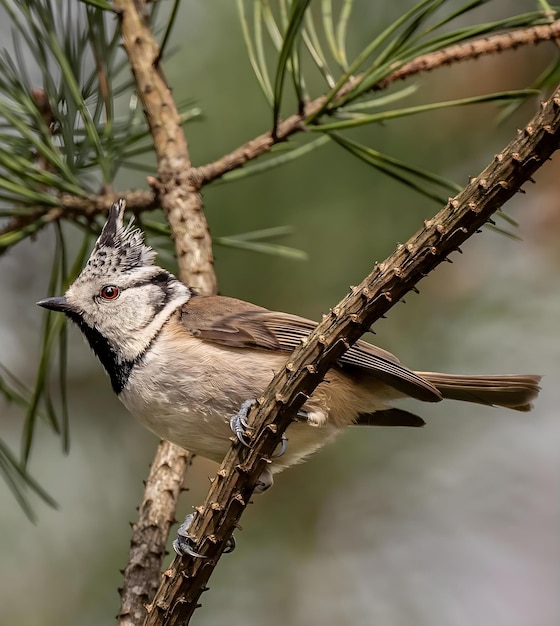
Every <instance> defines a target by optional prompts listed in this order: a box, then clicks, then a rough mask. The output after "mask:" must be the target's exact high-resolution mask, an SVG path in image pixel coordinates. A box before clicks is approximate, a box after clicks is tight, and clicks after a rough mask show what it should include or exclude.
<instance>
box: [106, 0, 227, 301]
mask: <svg viewBox="0 0 560 626" xmlns="http://www.w3.org/2000/svg"><path fill="white" fill-rule="evenodd" d="M145 4H146V3H145V1H143V0H115V1H114V8H115V10H116V11H117V13H118V15H119V20H120V27H121V33H122V38H123V46H124V49H125V51H126V53H127V55H128V58H129V62H130V66H131V69H132V73H133V75H134V79H135V81H136V89H137V92H138V97H139V98H140V100H141V102H142V107H143V109H144V112H145V115H146V120H147V122H148V126H149V129H150V133H151V135H152V138H153V142H154V149H155V153H156V157H157V178H150V179H149V180H148V182H149V183H150V184H151V185H152V187H153V188H154V189H155V190H156V191H157V193H158V196H159V200H160V203H161V207H162V208H163V209H164V211H165V214H166V217H167V221H168V222H169V225H170V227H171V230H172V231H173V234H174V237H175V249H176V252H177V261H178V263H179V274H180V277H181V278H182V280H184V281H185V282H188V283H189V285H191V286H192V287H193V288H194V289H196V290H198V291H200V292H201V293H206V294H211V293H215V292H216V275H215V273H214V257H213V254H212V241H211V239H210V233H209V231H208V225H207V223H206V219H205V217H204V213H203V212H202V198H201V196H200V194H199V193H198V189H195V188H194V187H193V186H192V184H191V181H190V178H189V175H188V173H189V170H190V169H191V162H190V158H189V152H188V146H187V140H186V138H185V134H184V132H183V129H182V127H181V119H180V116H179V112H178V111H177V107H176V105H175V101H174V99H173V95H172V93H171V89H170V88H169V85H168V84H167V81H166V79H165V76H164V74H163V70H162V69H161V67H160V55H159V47H158V44H157V42H156V40H155V38H154V35H153V32H152V30H151V28H150V24H149V22H148V18H147V11H146V6H145Z"/></svg>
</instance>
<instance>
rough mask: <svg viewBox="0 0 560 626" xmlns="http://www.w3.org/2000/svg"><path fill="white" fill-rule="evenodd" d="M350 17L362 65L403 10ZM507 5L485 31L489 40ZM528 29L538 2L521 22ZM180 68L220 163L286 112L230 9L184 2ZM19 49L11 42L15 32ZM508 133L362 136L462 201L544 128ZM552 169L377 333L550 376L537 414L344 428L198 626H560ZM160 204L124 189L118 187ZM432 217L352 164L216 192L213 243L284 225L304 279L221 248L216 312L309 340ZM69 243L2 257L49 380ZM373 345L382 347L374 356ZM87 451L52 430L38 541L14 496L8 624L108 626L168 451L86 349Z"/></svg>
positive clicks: (430, 123)
mask: <svg viewBox="0 0 560 626" xmlns="http://www.w3.org/2000/svg"><path fill="white" fill-rule="evenodd" d="M410 5H411V3H410V2H404V1H401V0H393V1H392V2H386V1H378V2H375V3H368V2H357V3H356V5H355V11H354V16H353V18H352V20H351V23H350V28H351V29H352V31H351V32H352V40H353V41H355V42H356V49H359V46H360V45H363V44H364V42H366V41H368V40H370V39H371V37H372V34H374V33H377V32H378V31H379V29H380V27H381V26H382V25H383V24H388V23H389V22H390V21H391V20H392V19H395V17H396V16H397V15H398V14H399V13H400V12H402V11H403V10H404V8H405V7H407V6H410ZM508 5H509V6H510V7H511V5H510V3H508V2H505V1H504V2H499V1H496V2H492V3H489V4H488V5H487V6H485V7H483V8H482V9H480V10H479V11H478V18H479V19H480V20H481V21H482V20H484V19H491V18H492V19H495V18H497V17H498V16H499V15H503V14H504V7H506V13H507V7H508ZM515 5H516V7H515V10H516V11H519V12H521V11H522V10H524V8H531V9H532V8H534V5H535V3H534V2H523V1H521V0H518V1H517V2H516V3H515ZM180 11H181V14H180V16H179V18H178V21H177V25H176V28H175V30H174V36H173V43H174V45H175V46H176V52H175V54H174V56H173V57H172V58H171V59H170V60H169V61H168V62H167V63H166V65H165V69H166V74H167V77H168V80H169V82H170V84H171V85H172V86H173V89H174V94H175V96H176V98H177V100H178V101H181V100H185V99H189V100H192V101H193V104H195V105H196V106H200V107H201V108H202V110H203V112H204V119H203V120H202V121H199V122H193V123H192V124H190V125H188V126H187V136H188V138H189V142H190V149H191V157H192V160H193V162H194V163H195V164H204V163H206V162H208V161H211V160H214V159H216V158H218V157H220V156H221V155H222V154H224V153H226V152H228V151H230V150H232V149H234V148H236V147H237V146H238V145H240V144H242V143H243V142H245V141H247V140H248V139H250V138H252V137H254V136H256V135H258V134H260V133H261V132H263V131H265V130H267V129H268V128H269V125H270V119H271V116H270V111H269V109H268V107H267V105H266V103H265V102H264V99H263V98H262V96H261V93H260V92H259V90H258V87H257V85H256V82H255V80H254V77H253V74H252V71H251V69H250V66H249V63H248V61H247V55H246V50H245V47H244V44H243V41H242V37H241V33H240V27H239V23H238V19H237V14H236V10H235V5H234V3H231V2H228V1H226V0H214V1H213V2H194V1H185V2H183V3H182V4H181V5H180ZM4 32H5V31H4ZM553 54H554V50H553V48H552V45H550V46H549V45H546V46H545V45H541V46H539V47H537V48H531V49H529V48H523V49H521V50H518V51H515V52H508V53H506V54H503V55H500V56H496V57H491V58H485V59H481V60H479V61H476V62H471V63H468V64H464V65H456V66H454V67H452V68H447V69H442V70H438V71H436V72H434V73H433V74H430V75H421V76H419V77H417V78H415V79H414V81H411V82H414V83H416V84H418V85H419V90H418V94H417V98H418V102H427V101H433V100H435V99H436V98H439V99H452V98H457V97H462V96H467V95H478V94H481V93H486V92H488V91H497V90H505V89H515V88H522V87H526V86H527V85H528V84H530V83H531V82H532V81H533V80H534V78H535V76H536V75H537V74H538V73H539V72H540V71H541V70H542V68H544V66H545V64H546V63H547V62H548V61H549V60H550V59H551V58H552V55H553ZM536 106H537V103H536V102H535V101H533V102H532V103H529V104H526V105H525V106H524V107H523V108H522V109H520V110H519V111H518V112H517V113H516V115H515V116H513V117H512V118H509V119H507V120H506V121H505V122H504V123H503V124H501V125H499V126H498V127H497V126H496V119H497V116H498V114H499V109H498V108H497V107H496V106H495V105H479V106H476V107H470V108H460V109H454V110H451V111H448V112H444V113H432V114H425V115H423V116H422V117H411V118H405V119H402V120H397V121H395V122H393V123H387V124H385V125H383V126H376V127H374V128H370V129H367V130H366V131H362V132H363V133H364V134H363V135H362V138H363V137H364V136H365V137H366V139H367V142H368V143H369V145H374V146H375V147H376V148H377V149H379V150H381V151H383V152H387V153H389V154H391V155H393V156H397V157H399V158H401V159H408V160H410V161H411V162H413V163H415V164H417V165H419V166H423V167H426V168H428V169H431V170H433V171H436V172H438V173H440V174H442V175H445V176H447V177H449V178H452V179H454V180H456V181H458V182H460V183H465V182H466V181H467V179H468V176H469V175H475V174H477V173H478V172H479V171H480V169H481V168H482V167H484V166H485V165H486V164H487V163H488V162H489V161H490V160H491V159H492V157H493V155H494V154H495V153H496V152H497V151H499V150H500V148H502V147H503V146H505V144H506V143H507V142H508V141H509V140H510V138H511V137H512V136H513V134H514V133H515V129H516V128H518V127H522V126H523V125H524V124H525V123H526V122H527V121H528V119H529V118H530V117H531V116H532V115H533V113H534V111H535V110H536ZM559 180H560V170H559V161H558V158H557V159H556V160H554V161H552V162H549V163H548V164H547V165H546V166H545V167H543V168H542V169H541V170H540V171H539V172H538V174H537V177H536V185H531V186H528V187H527V188H526V191H527V194H525V195H521V194H519V195H517V196H516V198H515V199H514V200H512V201H511V202H510V203H509V204H508V205H507V206H506V211H507V213H508V215H510V216H512V217H513V218H515V219H516V220H518V221H519V224H520V225H519V229H518V230H517V234H518V235H519V236H520V237H521V238H522V241H515V240H513V239H509V238H506V237H504V236H502V235H499V234H496V233H494V232H492V231H490V230H487V229H485V230H484V231H483V233H482V234H480V235H478V236H476V237H474V238H472V239H471V240H470V241H469V242H468V243H467V245H465V246H464V249H463V252H464V254H463V255H462V256H461V255H458V254H455V255H453V257H452V260H453V264H445V266H444V267H440V268H438V269H437V270H436V271H435V272H433V273H432V275H430V276H429V277H428V278H427V279H425V280H424V281H423V282H422V283H421V284H420V286H419V287H420V295H414V294H411V295H410V296H409V297H408V298H407V303H406V305H402V304H399V305H397V306H395V307H394V308H393V310H392V311H391V313H390V315H389V317H388V319H386V320H383V321H381V322H379V323H378V324H376V327H375V329H376V332H377V335H376V337H375V342H376V343H377V344H378V345H380V346H382V347H383V348H386V349H388V350H390V351H392V352H394V353H395V354H397V355H398V356H399V358H401V360H402V361H403V362H404V363H406V364H407V365H408V366H410V367H413V368H416V369H421V370H422V369H423V370H440V371H449V372H464V373H478V374H483V373H539V374H543V375H544V379H543V390H542V393H541V396H540V397H539V399H538V402H537V404H536V407H535V410H534V411H533V412H532V413H531V414H521V413H514V412H508V411H506V410H501V409H491V408H486V407H479V406H475V405H459V404H454V403H452V402H447V403H443V404H440V405H437V406H434V405H426V406H420V407H419V406H418V405H416V406H415V407H414V411H417V412H418V413H419V414H420V415H423V416H424V417H425V418H426V420H427V422H428V424H427V426H426V427H425V428H423V429H418V430H415V429H410V430H406V429H383V428H376V429H374V428H372V429H366V430H357V429H350V430H348V431H347V432H346V433H345V434H343V435H342V436H341V437H340V438H339V439H338V441H337V442H336V443H335V444H334V445H332V446H331V447H329V448H327V449H324V450H323V451H321V452H319V453H318V454H316V455H315V456H314V457H313V458H312V459H311V460H310V461H309V462H307V463H306V464H305V465H301V466H299V467H295V468H292V469H290V470H288V471H286V472H285V473H283V474H281V475H280V476H278V477H277V480H276V483H275V487H274V489H273V490H271V491H270V492H268V493H267V494H265V495H263V496H261V497H257V498H255V502H254V505H253V506H251V507H249V509H248V510H247V513H246V515H245V517H244V518H243V520H242V525H243V530H242V531H239V532H238V533H237V541H238V547H237V550H236V551H235V552H234V553H233V554H231V555H227V556H225V557H224V558H223V559H222V560H221V562H220V564H219V566H218V568H217V569H216V571H215V574H214V576H213V578H212V579H211V581H210V591H208V592H207V593H206V594H204V596H203V598H202V601H203V607H202V608H201V609H200V610H199V611H198V612H197V614H196V616H195V618H194V623H196V624H198V625H200V626H209V625H212V624H223V623H230V624H240V623H243V624H245V625H247V626H250V625H252V624H255V625H257V624H263V623H266V624H268V625H269V626H281V625H285V624H290V625H291V626H303V625H306V626H313V625H315V624H317V625H318V624H321V625H322V626H331V625H332V626H334V625H338V624H340V623H343V622H344V623H349V624H353V625H354V626H361V625H364V626H365V625H369V624H376V625H383V626H385V625H388V626H410V624H415V626H423V625H425V626H472V624H492V626H528V625H530V626H553V625H556V624H558V622H559V619H560V600H559V596H558V589H559V588H560V567H559V565H560V542H559V540H558V528H560V511H559V499H558V493H559V491H558V487H559V484H558V483H559V481H558V476H559V474H560V454H559V453H558V447H559V446H558V442H559V437H560V421H559V420H558V406H559V405H560V385H558V383H557V381H558V376H559V375H560V358H559V357H560V347H559V346H560V343H559V341H558V320H559V319H560V289H559V287H560V285H559V280H558V276H559V269H560V253H559V252H558V244H557V242H558V238H559V236H560V213H559V212H558V196H559V193H560V187H559ZM131 187H136V188H146V183H145V173H143V172H124V173H123V174H122V175H121V177H120V178H119V180H118V181H117V185H116V188H117V189H127V188H131ZM437 208H438V207H437V205H435V204H434V203H431V202H430V201H429V200H427V199H425V198H423V197H421V196H419V195H416V194H414V193H413V192H412V191H410V190H409V189H406V188H404V187H403V186H401V185H399V184H397V183H396V182H395V181H392V180H390V179H387V178H385V177H383V176H382V175H381V174H378V173H376V172H374V171H373V170H372V169H370V168H368V167H367V166H365V165H362V164H360V163H358V162H357V161H356V160H355V159H353V158H352V157H351V156H350V155H348V154H347V153H345V152H344V151H342V150H340V149H339V148H337V147H336V146H330V145H328V146H326V147H325V148H321V149H320V151H316V152H313V153H312V154H311V155H309V156H307V157H304V158H302V159H299V160H298V161H296V162H294V163H292V164H289V165H287V166H285V167H283V168H280V169H275V170H272V171H270V172H268V173H265V174H262V175H259V176H254V177H250V178H247V179H243V180H241V181H239V182H231V183H224V184H220V185H214V186H211V187H209V188H207V189H206V191H205V209H206V213H207V217H208V220H209V223H210V227H211V232H212V234H213V235H215V236H227V235H234V234H237V233H243V232H246V231H250V230H259V229H263V228H270V227H275V226H285V225H289V226H291V227H292V229H293V233H292V234H291V235H290V236H288V237H286V238H285V239H284V240H282V242H281V243H285V244H286V245H289V246H293V247H295V248H298V249H301V250H304V251H305V252H307V253H308V255H309V259H308V260H307V261H295V260H287V259H281V258H276V257H273V256H267V255H258V254H256V253H251V252H245V251H239V250H232V249H227V248H222V247H216V249H215V256H216V270H217V275H218V280H219V288H220V292H221V293H222V294H225V295H230V296H235V297H238V298H243V299H247V300H250V301H252V302H255V303H257V304H260V305H263V306H266V307H269V308H273V309H280V310H285V311H290V312H292V313H296V314H299V315H303V316H307V317H310V318H313V319H320V316H321V314H322V313H324V312H326V311H328V310H329V308H330V307H332V306H334V305H335V304H336V303H337V302H338V301H339V300H340V299H341V298H342V297H343V296H344V295H345V294H346V292H347V291H348V288H349V286H350V285H353V284H356V283H357V282H359V281H360V280H361V279H362V278H363V277H364V276H365V275H366V274H367V273H369V271H370V270H371V268H372V266H373V264H374V262H375V261H381V260H382V259H384V258H385V257H386V256H387V255H388V254H389V253H390V252H391V251H392V250H393V249H394V247H395V244H396V242H397V241H404V240H406V239H407V238H408V237H409V236H410V235H411V234H412V233H413V232H415V231H416V230H417V229H418V228H419V226H420V225H421V224H422V220H423V219H425V218H428V217H430V216H431V215H433V214H434V213H435V211H436V209H437ZM51 235H52V233H47V232H44V233H43V234H41V235H40V236H39V237H38V238H37V240H36V241H33V242H31V243H29V242H28V243H24V244H22V245H19V246H17V247H16V248H15V249H14V250H12V251H11V252H10V253H9V254H7V255H5V256H4V257H3V258H2V259H1V271H0V288H1V293H2V294H3V295H2V297H1V298H0V360H1V362H2V363H3V364H4V365H6V366H8V367H9V368H11V369H12V370H13V371H15V372H17V373H18V375H19V376H21V377H22V378H23V379H25V380H27V381H32V380H33V376H34V372H35V368H36V364H37V358H38V355H39V349H40V346H39V337H40V324H41V315H42V311H41V310H40V309H39V308H38V307H36V306H35V304H34V303H35V302H36V301H37V300H39V299H41V298H42V297H44V296H45V295H46V289H47V287H46V285H47V282H48V266H49V259H50V257H51V254H52V246H53V240H52V239H51ZM368 339H371V338H370V337H368ZM70 343H71V347H70V355H69V363H70V381H69V389H70V413H71V420H72V422H71V450H70V453H69V455H68V456H64V455H63V454H62V453H61V451H60V442H59V440H58V439H57V438H56V437H54V436H53V435H52V432H51V430H50V429H48V428H47V427H41V426H40V431H39V435H38V437H37V440H36V444H35V449H34V451H33V455H32V461H31V470H32V473H33V475H34V476H35V477H37V478H38V479H39V480H40V482H41V484H42V485H43V486H44V487H45V488H46V489H47V490H48V491H49V493H51V494H52V495H53V497H54V498H56V500H57V502H58V503H59V509H58V510H52V509H50V508H48V507H47V506H46V505H44V504H43V503H42V502H40V501H37V502H36V503H35V504H34V506H35V509H36V513H37V516H38V521H37V523H36V524H35V525H33V524H31V523H30V522H29V521H28V520H27V519H26V517H25V516H24V514H23V513H22V511H21V510H20V508H19V507H18V505H17V504H16V502H15V500H14V498H13V496H12V494H11V493H10V491H9V490H8V489H7V488H6V486H5V485H4V483H3V482H0V511H1V515H0V555H1V556H0V580H1V581H2V584H0V623H1V624H6V625H7V624H18V626H28V625H29V626H35V625H39V624H40V625H41V626H66V625H70V624H76V623H79V624H80V625H81V626H90V625H91V626H93V625H96V626H97V625H99V624H107V623H112V620H113V616H114V615H115V614H116V612H117V609H118V593H117V588H118V587H119V586H120V584H121V574H120V573H119V569H121V568H123V567H124V566H125V564H126V561H127V554H128V547H129V539H130V527H129V523H130V522H132V521H133V520H134V519H135V517H136V506H137V503H138V502H139V500H140V497H141V493H142V489H143V485H142V480H143V479H144V478H145V476H146V475H147V472H148V465H149V463H150V461H151V458H152V455H153V452H154V450H155V447H156V444H157V441H156V439H155V438H154V437H153V436H152V435H151V434H150V433H148V432H147V431H145V430H143V428H142V427H141V426H140V425H139V424H138V423H136V421H135V420H134V419H133V418H132V417H131V416H130V415H129V414H128V413H127V412H126V411H125V409H124V407H122V406H121V404H120V403H119V401H118V400H117V399H116V398H115V396H114V395H113V393H112V391H111V388H110V385H109V383H108V380H107V379H106V377H105V375H104V373H103V371H102V368H101V366H100V364H99V363H98V362H97V361H96V360H95V359H94V357H93V355H92V354H91V353H90V351H89V349H88V347H87V346H86V344H85V343H84V342H83V341H82V339H81V337H80V336H79V334H78V331H77V329H75V328H72V329H71V330H70ZM0 416H1V422H0V427H1V429H2V433H1V435H2V437H3V438H5V439H6V440H7V441H9V442H10V444H11V445H12V449H14V450H17V449H18V447H19V437H20V433H21V427H22V421H23V416H22V414H21V413H20V412H18V411H17V410H15V409H14V408H13V407H11V406H3V405H2V406H0ZM216 469H217V467H216V466H215V465H214V464H213V463H210V462H208V461H205V460H203V459H200V458H198V459H196V461H195V463H194V465H193V466H192V467H191V468H190V469H189V472H188V476H187V480H186V485H187V486H188V488H189V491H188V492H187V493H185V494H184V496H183V498H182V500H181V507H180V511H179V513H178V517H181V518H182V516H184V515H185V514H186V513H188V512H190V511H191V509H192V507H193V506H196V505H198V504H200V503H201V502H202V500H203V498H204V495H205V493H206V491H207V488H208V486H209V477H211V476H213V474H214V473H215V471H216Z"/></svg>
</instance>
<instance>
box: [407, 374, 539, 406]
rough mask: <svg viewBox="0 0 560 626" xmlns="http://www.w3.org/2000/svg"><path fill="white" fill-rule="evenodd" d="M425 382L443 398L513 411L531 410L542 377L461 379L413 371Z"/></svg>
mask: <svg viewBox="0 0 560 626" xmlns="http://www.w3.org/2000/svg"><path fill="white" fill-rule="evenodd" d="M416 373H417V374H418V375H419V376H421V377H422V378H425V379H426V380H428V381H429V382H430V383H432V385H434V387H436V388H437V390H438V391H439V392H440V393H441V395H442V396H443V397H444V398H447V399H449V400H462V401H463V402H474V403H476V404H486V405H489V406H502V407H505V408H507V409H513V410H515V411H530V410H531V409H532V408H533V405H532V401H533V400H534V399H535V398H536V397H537V395H538V393H539V391H540V389H541V388H540V385H539V382H540V380H541V376H535V375H533V374H521V375H510V376H508V375H505V376H463V375H460V374H439V373H437V372H416Z"/></svg>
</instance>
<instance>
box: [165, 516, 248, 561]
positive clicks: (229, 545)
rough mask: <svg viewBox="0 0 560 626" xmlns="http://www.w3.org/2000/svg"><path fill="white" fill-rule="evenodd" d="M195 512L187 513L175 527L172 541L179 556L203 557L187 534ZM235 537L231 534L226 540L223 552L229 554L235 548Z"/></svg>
mask: <svg viewBox="0 0 560 626" xmlns="http://www.w3.org/2000/svg"><path fill="white" fill-rule="evenodd" d="M194 516H195V513H189V515H187V517H185V521H184V522H183V523H182V524H181V525H180V526H179V528H178V529H177V539H175V541H174V542H173V550H175V552H176V553H177V554H178V555H179V556H192V557H193V558H195V559H205V558H207V557H205V556H204V554H200V553H199V552H197V551H196V550H195V549H194V548H193V547H192V537H191V536H190V535H189V528H190V526H191V524H192V522H193V520H194ZM235 546H236V542H235V537H234V536H233V535H231V537H229V538H228V540H227V542H226V547H225V548H224V554H229V553H230V552H233V551H234V550H235Z"/></svg>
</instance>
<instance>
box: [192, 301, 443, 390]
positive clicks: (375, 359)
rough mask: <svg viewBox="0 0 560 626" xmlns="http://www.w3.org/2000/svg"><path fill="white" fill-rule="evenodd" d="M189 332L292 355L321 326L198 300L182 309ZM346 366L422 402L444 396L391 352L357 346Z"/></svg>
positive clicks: (243, 305)
mask: <svg viewBox="0 0 560 626" xmlns="http://www.w3.org/2000/svg"><path fill="white" fill-rule="evenodd" d="M180 315H181V322H182V325H183V327H184V328H185V330H187V331H188V332H189V333H191V334H192V335H193V336H195V337H199V338H200V339H201V340H203V341H209V342H212V343H218V344H222V345H225V346H230V347H232V348H253V349H257V350H258V349H260V350H279V351H284V352H291V351H293V350H294V349H295V348H296V346H298V345H299V344H300V343H301V342H302V340H303V339H305V337H307V335H309V333H310V332H311V331H312V330H313V329H314V328H315V327H316V326H317V324H316V323H315V322H312V321H310V320H307V319H305V318H303V317H298V316H297V315H290V314H289V313H279V312H276V311H269V310H268V309H265V308H263V307H259V306H257V305H254V304H250V303H249V302H244V301H243V300H237V299H236V298H227V297H225V296H194V297H193V298H191V299H190V300H189V301H188V302H187V303H186V304H185V305H183V307H182V308H181V312H180ZM338 363H339V364H340V365H341V366H351V367H357V368H359V369H361V370H362V371H366V372H368V373H371V374H372V375H374V376H375V378H377V379H378V380H379V381H380V382H383V383H385V384H387V385H389V386H391V387H394V388H395V389H398V390H399V391H401V392H403V393H405V394H406V395H409V396H411V397H413V398H417V399H418V400H424V401H426V402H437V401H438V400H441V394H440V393H439V392H438V390H437V389H436V388H435V387H434V386H433V385H432V384H431V383H429V382H428V381H427V380H425V379H424V378H422V377H420V376H418V375H417V374H415V373H414V372H413V371H411V370H409V369H408V368H407V367H405V366H404V365H401V363H400V362H399V360H398V359H397V358H396V357H395V356H394V355H392V354H391V353H390V352H387V351H386V350H382V349H381V348H378V347H377V346H373V345H371V344H369V343H367V342H365V341H358V342H357V343H356V344H355V345H354V346H353V347H352V348H350V349H349V350H348V351H347V352H346V353H345V354H344V355H343V356H341V357H340V359H338Z"/></svg>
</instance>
